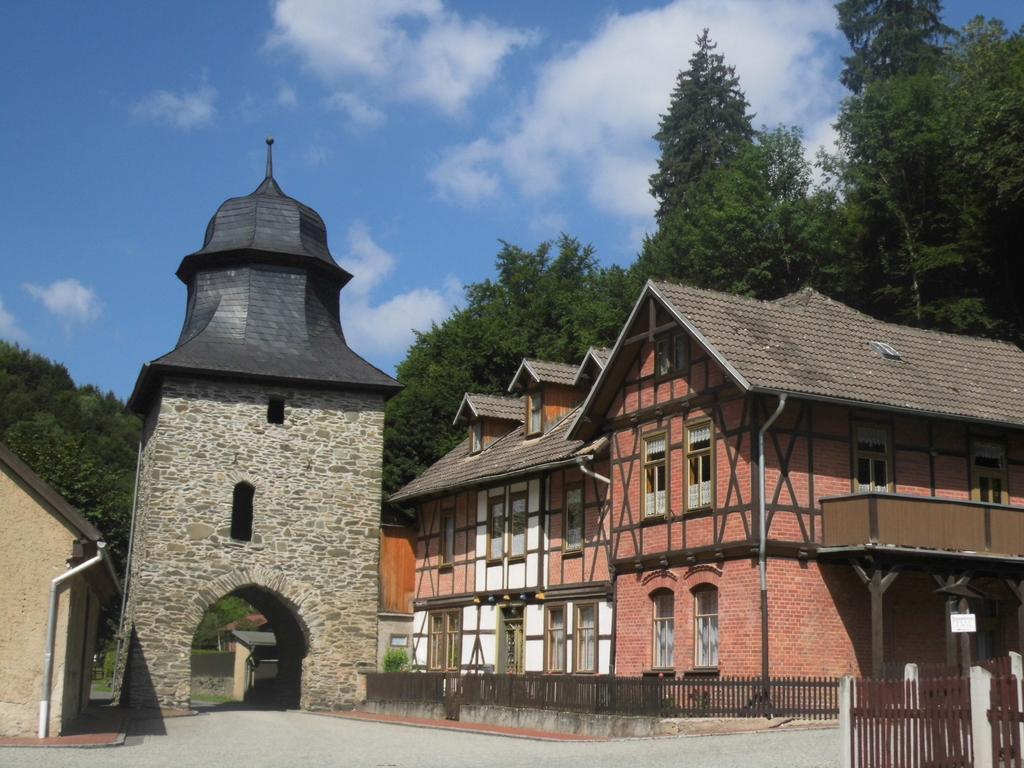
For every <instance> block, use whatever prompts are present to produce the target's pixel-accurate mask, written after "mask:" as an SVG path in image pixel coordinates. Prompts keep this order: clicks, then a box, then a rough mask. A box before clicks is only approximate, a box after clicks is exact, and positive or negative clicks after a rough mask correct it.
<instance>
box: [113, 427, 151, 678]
mask: <svg viewBox="0 0 1024 768" xmlns="http://www.w3.org/2000/svg"><path fill="white" fill-rule="evenodd" d="M145 431H146V425H145V424H143V425H142V432H145ZM141 471H142V434H140V435H139V450H138V453H137V454H136V457H135V487H134V488H133V489H132V522H131V525H130V526H129V528H128V554H127V555H126V556H125V563H124V588H123V589H122V590H121V615H120V616H119V617H118V620H117V654H116V655H115V656H114V668H115V671H116V669H117V666H118V665H119V664H120V663H121V651H122V650H123V649H124V612H125V608H127V606H128V586H129V583H130V582H131V578H132V552H133V551H134V550H135V515H136V513H137V512H138V508H139V474H140V472H141Z"/></svg>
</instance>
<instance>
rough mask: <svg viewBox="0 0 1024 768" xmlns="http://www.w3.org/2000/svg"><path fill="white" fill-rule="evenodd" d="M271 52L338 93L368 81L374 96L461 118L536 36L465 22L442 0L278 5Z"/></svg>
mask: <svg viewBox="0 0 1024 768" xmlns="http://www.w3.org/2000/svg"><path fill="white" fill-rule="evenodd" d="M273 15H274V32H273V33H272V34H271V37H270V41H269V42H270V45H271V46H282V47H285V48H288V49H290V50H292V51H293V52H295V53H296V54H298V56H299V57H300V58H301V59H302V60H303V61H304V62H305V64H306V65H307V66H308V67H309V68H310V69H312V70H313V71H314V72H316V73H317V75H319V76H320V77H321V78H322V79H323V80H324V81H325V82H327V83H328V84H330V85H331V86H332V87H333V86H335V85H337V84H338V83H339V82H346V81H350V80H351V79H352V78H362V79H364V80H366V81H368V83H369V84H372V86H373V88H374V92H375V93H376V94H384V95H385V97H386V98H389V99H401V100H408V101H420V102H425V103H428V104H431V105H433V106H435V107H438V108H439V109H441V110H443V111H445V112H458V111H459V110H461V109H462V108H463V107H464V106H465V104H466V102H467V101H468V100H469V99H470V98H472V97H473V95H475V94H476V93H477V92H479V91H480V90H481V89H482V88H483V87H484V86H486V85H487V84H488V83H489V82H490V81H491V80H492V79H493V78H494V76H495V75H496V74H497V71H498V68H499V66H500V64H501V61H502V59H504V58H505V57H506V56H507V55H508V54H509V53H511V52H512V51H513V50H515V49H516V48H518V47H521V46H523V45H526V44H527V43H529V42H530V41H531V40H532V37H533V35H532V33H530V32H528V31H525V30H520V29H514V28H511V27H503V26H501V25H499V24H496V23H494V22H492V21H490V20H488V19H483V18H477V19H466V18H463V17H462V16H461V15H460V14H458V13H456V12H454V11H451V10H448V9H447V8H445V6H444V3H443V2H442V0H386V1H381V2H366V1H365V0H277V2H276V3H275V5H274V10H273Z"/></svg>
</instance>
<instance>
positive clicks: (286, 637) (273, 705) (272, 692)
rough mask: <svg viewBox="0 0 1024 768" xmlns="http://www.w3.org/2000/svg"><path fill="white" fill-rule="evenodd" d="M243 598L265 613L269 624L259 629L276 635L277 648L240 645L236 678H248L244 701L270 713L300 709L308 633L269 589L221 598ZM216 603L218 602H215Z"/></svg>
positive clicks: (240, 589)
mask: <svg viewBox="0 0 1024 768" xmlns="http://www.w3.org/2000/svg"><path fill="white" fill-rule="evenodd" d="M229 596H233V597H239V598H241V599H242V600H244V601H246V602H247V603H249V605H251V606H252V607H253V608H254V609H255V610H256V611H258V612H259V613H261V614H262V615H263V616H264V617H265V618H266V620H267V623H266V624H265V625H263V626H261V627H260V628H259V630H260V631H259V633H257V634H262V635H264V636H266V635H267V634H269V633H272V634H273V638H272V639H273V644H267V640H266V639H261V641H260V644H258V645H253V644H249V645H247V644H245V643H237V645H236V650H235V654H236V655H237V656H238V662H239V663H238V664H237V665H236V666H234V667H233V669H234V676H235V677H236V678H241V677H242V676H244V677H245V680H246V682H245V684H244V686H243V687H244V688H245V689H246V692H245V696H244V701H245V703H246V704H249V705H252V706H259V707H266V708H270V709H292V708H297V707H298V706H299V703H300V698H301V693H302V660H303V658H305V656H306V654H307V653H308V651H309V642H308V636H307V631H306V628H305V626H304V624H303V623H302V621H301V619H300V618H299V617H298V616H297V615H296V612H295V611H294V610H293V608H292V607H291V606H290V605H289V604H288V601H287V600H285V599H284V598H282V597H281V596H279V595H278V594H276V593H275V592H273V591H272V590H270V589H267V588H266V587H262V586H258V585H255V584H247V585H244V586H240V587H236V588H235V589H232V590H231V591H230V592H227V593H226V594H224V595H222V596H221V597H229ZM215 602H216V601H215Z"/></svg>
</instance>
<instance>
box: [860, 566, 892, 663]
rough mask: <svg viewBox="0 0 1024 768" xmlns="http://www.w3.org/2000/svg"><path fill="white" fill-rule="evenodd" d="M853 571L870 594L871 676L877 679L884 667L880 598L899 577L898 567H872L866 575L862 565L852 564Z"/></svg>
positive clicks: (882, 621) (882, 618)
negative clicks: (887, 568) (886, 568)
mask: <svg viewBox="0 0 1024 768" xmlns="http://www.w3.org/2000/svg"><path fill="white" fill-rule="evenodd" d="M852 565H853V570H854V571H855V572H856V574H857V575H858V576H859V577H860V580H861V581H862V582H864V585H865V586H866V587H867V588H868V591H869V592H870V593H871V676H872V677H874V678H875V679H879V678H881V677H882V675H883V674H884V667H885V640H884V638H885V634H884V632H885V627H884V616H883V611H882V608H883V603H882V596H883V595H884V594H885V591H886V590H887V589H889V587H890V586H892V583H893V581H895V580H896V577H897V576H898V575H899V568H900V567H899V566H898V565H895V566H893V567H892V568H890V569H889V571H888V572H885V571H884V570H883V569H882V568H881V566H878V565H876V566H874V567H873V568H872V570H871V573H870V574H868V573H867V572H866V571H865V570H864V567H863V566H862V565H860V564H859V563H857V562H854V563H853V564H852Z"/></svg>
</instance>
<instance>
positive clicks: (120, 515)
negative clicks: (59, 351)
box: [0, 342, 139, 560]
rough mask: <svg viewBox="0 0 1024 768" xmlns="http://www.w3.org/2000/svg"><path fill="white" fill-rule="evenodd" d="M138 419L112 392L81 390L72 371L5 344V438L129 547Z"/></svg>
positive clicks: (1, 434) (0, 376) (0, 433)
mask: <svg viewBox="0 0 1024 768" xmlns="http://www.w3.org/2000/svg"><path fill="white" fill-rule="evenodd" d="M138 439H139V421H138V419H136V418H135V417H134V416H132V415H130V414H128V413H126V412H125V408H124V403H122V402H121V401H120V400H119V399H118V398H117V397H116V396H115V395H114V394H113V393H106V394H103V393H101V392H100V391H99V390H97V389H96V388H95V387H91V386H83V387H76V386H75V383H74V382H73V381H72V379H71V376H70V375H69V374H68V372H67V369H66V368H65V367H64V366H62V365H59V364H57V363H54V362H51V361H50V360H47V359H46V358H44V357H42V356H40V355H37V354H33V353H32V352H29V351H28V350H25V349H22V348H20V347H18V346H16V345H13V344H8V343H6V342H0V440H2V441H4V442H5V443H6V444H7V445H8V446H9V447H10V448H11V450H13V451H14V452H15V453H16V454H18V455H19V456H20V457H21V458H22V460H24V461H25V463H26V464H28V465H29V466H30V467H32V469H33V470H34V471H35V472H36V473H37V474H38V475H39V476H40V477H42V478H43V479H44V480H45V481H46V482H48V483H49V484H50V485H52V486H53V487H54V489H55V490H56V491H57V492H58V493H60V494H61V495H62V496H64V497H65V498H66V499H67V500H68V501H69V502H70V503H71V505H72V506H74V507H76V508H77V509H78V510H79V511H80V512H81V513H82V514H83V515H85V517H86V518H87V519H89V520H90V521H91V522H92V523H94V524H95V525H96V526H97V527H98V528H99V529H100V530H101V531H102V532H103V534H104V535H105V536H106V538H107V542H108V543H109V544H110V548H111V550H112V553H113V555H114V557H115V559H119V560H123V557H124V555H125V552H126V551H127V543H128V527H129V523H130V518H131V498H132V484H133V482H134V472H135V459H136V449H137V446H138Z"/></svg>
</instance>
